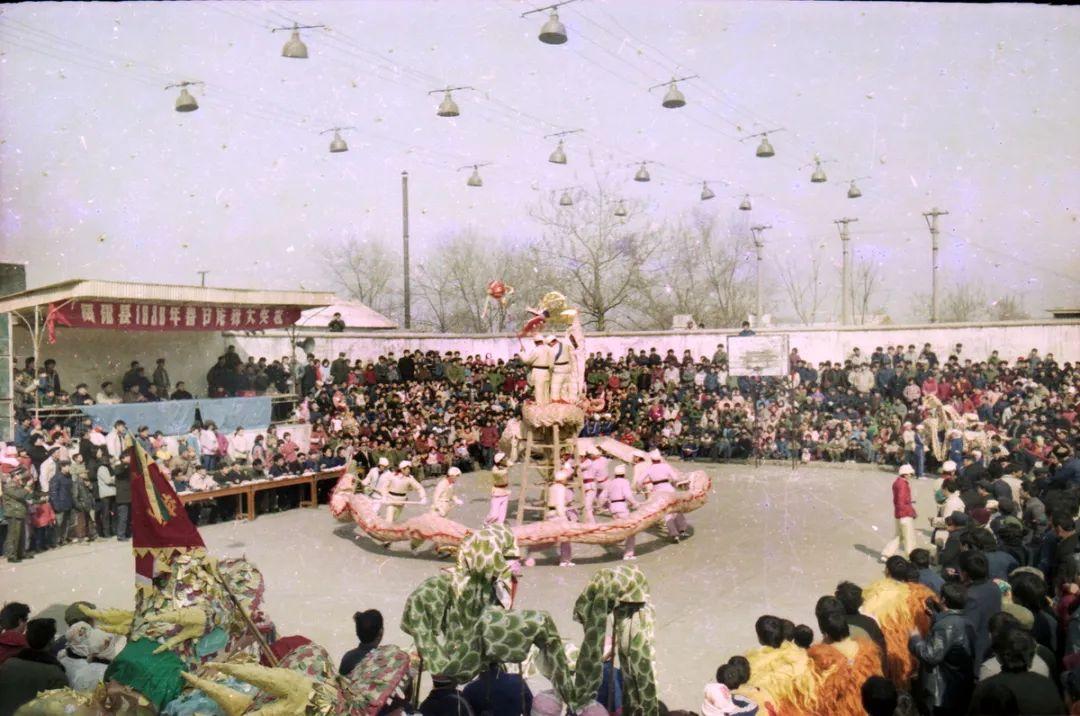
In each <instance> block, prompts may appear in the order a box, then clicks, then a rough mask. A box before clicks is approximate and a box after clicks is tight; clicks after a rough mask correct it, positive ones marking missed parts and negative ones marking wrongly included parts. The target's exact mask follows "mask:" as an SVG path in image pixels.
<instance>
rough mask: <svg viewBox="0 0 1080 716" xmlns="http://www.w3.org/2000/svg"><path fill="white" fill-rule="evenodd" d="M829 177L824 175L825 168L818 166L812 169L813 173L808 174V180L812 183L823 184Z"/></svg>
mask: <svg viewBox="0 0 1080 716" xmlns="http://www.w3.org/2000/svg"><path fill="white" fill-rule="evenodd" d="M828 180H829V178H828V177H827V176H825V170H824V169H822V168H821V167H818V168H817V169H815V170H814V173H813V174H811V175H810V181H811V182H812V183H814V184H823V183H824V182H826V181H828Z"/></svg>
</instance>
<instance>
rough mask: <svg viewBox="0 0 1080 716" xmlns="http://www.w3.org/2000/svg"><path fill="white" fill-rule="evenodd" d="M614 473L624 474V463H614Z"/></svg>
mask: <svg viewBox="0 0 1080 716" xmlns="http://www.w3.org/2000/svg"><path fill="white" fill-rule="evenodd" d="M615 474H616V475H625V474H626V465H616V466H615Z"/></svg>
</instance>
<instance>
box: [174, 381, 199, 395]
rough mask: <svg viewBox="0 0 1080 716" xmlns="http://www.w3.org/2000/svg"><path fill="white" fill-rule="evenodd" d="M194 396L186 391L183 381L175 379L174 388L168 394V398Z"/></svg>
mask: <svg viewBox="0 0 1080 716" xmlns="http://www.w3.org/2000/svg"><path fill="white" fill-rule="evenodd" d="M194 397H195V396H193V395H192V394H191V393H190V392H188V389H187V385H185V384H184V381H182V380H178V381H176V390H174V391H173V392H172V394H171V395H170V396H169V400H192V399H193V398H194Z"/></svg>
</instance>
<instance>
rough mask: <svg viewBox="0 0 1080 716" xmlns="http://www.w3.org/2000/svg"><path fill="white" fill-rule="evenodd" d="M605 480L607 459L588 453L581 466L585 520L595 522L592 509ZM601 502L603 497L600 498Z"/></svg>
mask: <svg viewBox="0 0 1080 716" xmlns="http://www.w3.org/2000/svg"><path fill="white" fill-rule="evenodd" d="M606 481H607V459H606V458H603V457H600V456H599V455H595V454H590V456H589V460H588V462H585V463H584V464H582V466H581V491H582V493H583V494H582V496H581V497H582V502H583V503H584V508H583V509H584V513H585V522H588V523H590V524H591V523H594V522H596V515H595V513H594V511H593V508H594V505H595V504H596V495H597V493H598V492H599V491H600V490H602V489H603V488H604V483H605V482H606ZM600 502H601V504H603V499H601V500H600Z"/></svg>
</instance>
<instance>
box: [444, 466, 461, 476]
mask: <svg viewBox="0 0 1080 716" xmlns="http://www.w3.org/2000/svg"><path fill="white" fill-rule="evenodd" d="M460 475H461V470H460V469H458V468H456V467H452V468H450V469H449V470H447V471H446V476H447V477H458V476H460Z"/></svg>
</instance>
